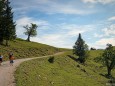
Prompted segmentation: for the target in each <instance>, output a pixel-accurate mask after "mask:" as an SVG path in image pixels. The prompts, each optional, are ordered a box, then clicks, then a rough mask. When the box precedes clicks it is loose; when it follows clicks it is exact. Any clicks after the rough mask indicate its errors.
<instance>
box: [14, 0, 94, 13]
mask: <svg viewBox="0 0 115 86" xmlns="http://www.w3.org/2000/svg"><path fill="white" fill-rule="evenodd" d="M14 2H15V1H14ZM75 3H76V4H75ZM13 4H14V6H15V8H14V11H16V12H20V13H22V14H24V13H25V12H28V11H31V10H35V9H36V11H41V12H46V13H48V14H55V13H62V14H80V15H85V14H92V13H95V11H94V10H92V9H88V6H84V5H82V4H81V5H80V7H79V6H77V2H74V3H69V1H68V3H67V2H64V3H62V1H58V0H32V1H27V0H26V1H22V0H19V1H18V2H17V1H16V2H15V3H13Z"/></svg>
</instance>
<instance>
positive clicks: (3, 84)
mask: <svg viewBox="0 0 115 86" xmlns="http://www.w3.org/2000/svg"><path fill="white" fill-rule="evenodd" d="M62 53H63V52H60V53H56V54H54V55H59V54H62ZM48 56H52V55H48ZM48 56H42V57H34V58H26V59H17V60H15V61H14V65H13V66H10V64H9V61H6V62H3V63H2V65H1V66H0V86H15V78H14V72H15V71H16V68H17V67H18V66H19V65H20V64H21V63H22V62H24V61H28V60H32V59H37V58H44V57H48Z"/></svg>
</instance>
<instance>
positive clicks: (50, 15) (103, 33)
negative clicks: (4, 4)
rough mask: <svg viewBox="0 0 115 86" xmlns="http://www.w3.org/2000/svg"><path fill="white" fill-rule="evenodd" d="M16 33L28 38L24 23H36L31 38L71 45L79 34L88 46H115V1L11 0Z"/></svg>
mask: <svg viewBox="0 0 115 86" xmlns="http://www.w3.org/2000/svg"><path fill="white" fill-rule="evenodd" d="M10 1H11V6H12V8H13V12H14V20H15V21H16V24H17V26H16V32H17V36H18V37H20V38H23V39H26V38H27V36H26V35H24V34H23V32H24V31H25V29H24V28H23V26H25V25H27V24H30V23H35V24H37V25H38V26H39V27H38V29H37V32H38V35H37V36H36V37H32V38H31V41H35V42H39V43H44V44H48V45H52V46H55V47H62V48H72V47H73V45H74V43H75V42H76V40H77V37H78V34H79V33H81V35H82V38H83V39H84V41H85V42H86V44H88V45H89V47H95V48H105V46H106V44H107V43H111V44H112V45H114V46H115V10H114V8H115V0H10Z"/></svg>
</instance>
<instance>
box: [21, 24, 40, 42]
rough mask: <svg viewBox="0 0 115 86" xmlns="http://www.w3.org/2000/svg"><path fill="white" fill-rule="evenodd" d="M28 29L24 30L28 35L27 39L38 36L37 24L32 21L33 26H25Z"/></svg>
mask: <svg viewBox="0 0 115 86" xmlns="http://www.w3.org/2000/svg"><path fill="white" fill-rule="evenodd" d="M23 27H24V28H25V29H26V32H24V34H25V35H28V38H27V41H30V37H33V36H36V35H37V31H36V29H37V27H38V26H37V25H36V24H33V23H31V26H28V25H26V26H23Z"/></svg>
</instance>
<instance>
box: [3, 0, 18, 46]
mask: <svg viewBox="0 0 115 86" xmlns="http://www.w3.org/2000/svg"><path fill="white" fill-rule="evenodd" d="M5 5H6V8H5V16H4V21H3V23H4V27H3V28H4V39H5V40H6V46H8V41H9V40H12V39H14V38H15V36H16V29H15V26H16V25H15V22H13V12H12V8H11V7H10V2H9V0H6V1H5Z"/></svg>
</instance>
